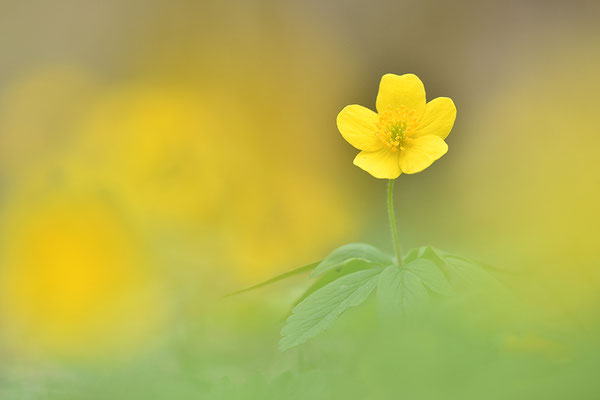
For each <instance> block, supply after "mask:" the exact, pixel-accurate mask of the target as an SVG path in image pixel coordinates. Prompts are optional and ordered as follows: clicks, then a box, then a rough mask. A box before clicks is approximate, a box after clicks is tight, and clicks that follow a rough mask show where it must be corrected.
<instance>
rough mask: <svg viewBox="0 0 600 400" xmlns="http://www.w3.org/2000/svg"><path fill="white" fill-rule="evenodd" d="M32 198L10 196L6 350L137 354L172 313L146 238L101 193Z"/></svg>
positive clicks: (0, 313) (1, 293)
mask: <svg viewBox="0 0 600 400" xmlns="http://www.w3.org/2000/svg"><path fill="white" fill-rule="evenodd" d="M31 197H32V193H28V195H27V196H25V195H24V196H23V197H19V198H15V199H13V200H14V201H13V202H12V203H11V204H13V205H14V206H9V207H8V208H7V210H6V212H5V215H4V224H3V225H4V229H3V230H2V240H1V242H0V243H1V253H0V254H1V256H0V260H1V261H0V262H1V266H2V268H1V269H0V321H1V324H2V327H3V328H2V336H3V337H4V340H5V341H6V343H7V344H8V346H9V348H10V349H11V350H18V351H20V352H26V353H30V354H36V355H37V354H41V355H44V356H52V357H67V358H73V357H76V358H81V357H84V358H85V357H90V356H91V357H94V358H95V357H97V356H99V355H124V354H130V353H131V352H132V351H133V352H135V351H138V350H139V349H140V346H141V345H142V343H145V342H146V339H149V338H150V337H151V334H152V332H153V330H154V329H155V328H156V327H157V323H158V322H159V320H160V319H161V316H162V315H164V311H165V310H164V307H163V304H165V301H164V300H165V299H164V296H162V295H161V293H162V290H161V289H159V285H158V284H157V281H156V279H154V278H153V275H152V272H151V268H149V265H148V264H149V261H148V257H146V255H145V253H144V251H143V249H144V247H143V245H142V240H140V238H139V236H138V235H136V233H135V231H134V230H133V229H132V227H131V226H129V224H127V223H126V219H125V218H123V216H121V215H120V213H119V212H118V210H117V208H116V207H115V206H114V205H112V204H111V202H110V201H107V199H104V198H103V197H102V196H90V195H89V194H81V193H72V192H70V191H66V192H65V191H63V190H55V189H52V190H42V191H40V192H36V193H35V194H34V196H33V199H32V198H31Z"/></svg>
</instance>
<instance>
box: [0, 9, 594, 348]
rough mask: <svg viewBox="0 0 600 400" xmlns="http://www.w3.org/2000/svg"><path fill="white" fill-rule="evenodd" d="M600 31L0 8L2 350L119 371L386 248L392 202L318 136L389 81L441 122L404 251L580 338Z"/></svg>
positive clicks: (425, 17)
mask: <svg viewBox="0 0 600 400" xmlns="http://www.w3.org/2000/svg"><path fill="white" fill-rule="evenodd" d="M598 8H599V5H598V3H597V2H592V1H581V2H559V1H550V2H544V3H539V2H521V1H509V2H504V1H503V2H485V3H483V2H467V1H458V2H434V1H424V2H422V1H403V2H392V1H384V2H359V1H350V2H319V1H305V2H292V1H276V0H267V1H255V2H254V1H252V2H251V1H241V2H234V3H226V2H210V1H208V2H207V1H202V2H195V1H185V0H176V1H169V2H167V1H157V0H155V1H149V2H148V1H145V2H142V1H127V2H121V1H113V0H111V1H103V2H77V1H73V0H70V1H59V2H41V1H34V2H21V1H16V0H4V1H2V2H0V43H2V48H3V50H4V51H3V56H2V62H1V63H0V195H1V197H0V218H1V221H2V223H1V226H0V232H1V236H0V238H1V242H0V249H1V250H0V251H1V252H0V277H1V281H0V288H1V291H0V312H1V314H0V321H1V326H2V331H1V334H0V337H1V338H2V348H3V349H4V350H3V351H4V352H7V353H10V354H13V356H14V357H16V358H20V357H39V356H44V357H46V356H50V357H59V358H62V357H81V356H85V357H88V356H92V357H97V356H98V355H99V354H103V355H106V354H119V355H123V354H127V356H129V354H135V353H136V352H138V351H143V350H144V349H145V348H146V346H152V344H153V343H156V342H160V341H161V340H163V338H165V337H168V336H169V335H170V334H172V331H173V330H174V328H173V327H174V326H176V325H177V321H178V320H179V318H181V314H182V313H183V314H185V313H186V312H188V311H182V310H188V309H190V308H191V309H193V310H194V311H193V312H192V315H202V313H203V312H204V310H207V309H210V307H211V305H212V304H213V303H214V302H215V301H216V299H218V298H219V296H221V295H222V294H224V293H226V292H229V291H232V290H235V289H238V288H240V287H243V286H245V285H249V284H252V283H255V282H258V281H261V280H264V279H266V278H268V277H270V276H272V275H274V274H277V273H280V272H284V271H287V270H289V269H291V268H294V267H296V266H300V265H304V264H307V263H309V262H313V261H315V260H318V259H320V258H322V257H323V256H324V255H326V253H327V252H328V251H329V250H331V249H333V248H334V247H336V246H338V245H340V244H343V243H346V242H349V241H358V240H361V241H367V242H371V243H373V244H376V245H379V246H382V247H384V248H386V249H388V250H389V249H391V246H390V245H389V243H388V239H387V236H386V235H387V227H386V226H385V209H384V205H385V203H384V195H385V193H384V192H385V182H383V181H377V180H375V179H373V178H372V177H370V176H369V175H367V174H366V173H364V172H363V171H361V170H359V169H358V168H356V167H354V166H353V165H352V162H351V161H352V157H353V153H354V150H353V149H352V148H350V146H348V145H347V144H346V143H345V142H344V141H343V139H342V138H341V136H340V135H339V133H338V132H337V130H336V126H335V117H336V115H337V113H338V112H339V110H341V108H342V107H343V106H345V105H347V104H352V103H357V104H363V105H366V106H369V107H371V108H373V107H374V103H375V95H376V92H377V84H378V80H379V78H380V76H381V75H382V74H384V73H387V72H392V73H398V74H402V73H408V72H412V73H415V74H417V75H418V76H419V77H420V78H421V79H422V80H423V81H424V83H425V87H426V88H427V90H428V98H429V99H431V98H434V97H438V96H449V97H452V98H453V99H454V101H455V103H456V105H457V109H458V117H457V122H456V125H455V127H454V129H453V131H452V133H451V134H450V136H449V137H448V144H449V146H450V150H449V152H448V154H447V155H446V156H445V157H444V158H442V159H441V160H440V161H438V162H437V163H436V164H435V165H434V166H433V167H432V168H430V169H428V170H427V171H425V172H423V173H422V174H418V175H414V176H402V177H401V178H400V180H399V182H398V183H397V187H398V197H397V199H398V200H397V201H398V207H399V216H398V217H399V226H400V230H401V238H402V241H403V243H404V244H405V248H408V247H410V246H414V245H422V244H433V245H436V246H439V247H442V248H447V249H449V250H455V251H457V252H460V253H462V254H465V255H469V256H473V257H476V258H479V259H482V260H487V261H489V262H490V263H495V264H498V265H502V266H506V267H508V268H510V269H511V270H514V271H518V273H519V274H520V276H521V277H522V278H523V279H520V280H515V282H514V286H515V289H516V291H517V293H519V295H521V296H523V298H525V299H526V300H525V301H524V302H523V304H524V305H523V307H524V308H527V307H531V309H532V310H536V312H535V313H533V314H535V315H536V316H537V318H539V319H540V323H544V324H546V323H548V324H551V325H556V326H561V325H563V326H564V325H569V326H571V325H572V326H576V325H577V326H579V325H580V324H582V323H584V321H589V316H590V315H593V314H594V313H596V312H597V311H598V310H597V306H596V304H597V301H598V290H597V289H598V280H599V278H600V277H599V273H598V265H599V259H600V256H599V255H598V251H597V241H598V233H597V229H598V226H599V225H600V209H599V207H598V204H599V202H600V161H599V160H600V158H598V156H597V155H596V149H597V148H598V147H599V146H600V136H599V135H598V126H600V121H599V118H600V117H599V116H600V114H599V113H598V112H597V108H598V99H597V96H598V93H599V92H600V76H599V75H598V73H597V71H598V70H599V69H600V52H599V51H598V49H599V48H600V28H598V25H597V17H598V15H599V13H598V11H600V10H599V9H598ZM532 283H533V284H532ZM279 295H280V296H281V297H282V298H284V299H286V301H287V300H289V296H288V294H286V293H279ZM286 296H287V297H286ZM284 308H285V307H284ZM594 321H595V319H594Z"/></svg>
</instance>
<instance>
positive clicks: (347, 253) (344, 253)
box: [310, 243, 393, 278]
mask: <svg viewBox="0 0 600 400" xmlns="http://www.w3.org/2000/svg"><path fill="white" fill-rule="evenodd" d="M355 260H361V261H363V262H366V263H370V264H374V265H380V266H382V267H384V266H386V265H389V264H391V263H392V262H393V260H392V258H391V257H390V256H388V255H387V254H385V253H383V252H382V251H381V250H379V249H378V248H376V247H373V246H371V245H370V244H366V243H351V244H346V245H344V246H341V247H338V248H337V249H335V250H334V251H332V252H331V253H330V254H329V255H328V256H327V257H325V259H324V260H323V261H321V263H320V264H319V265H317V268H315V270H314V271H313V272H312V273H311V274H310V276H311V278H315V277H317V276H319V275H321V274H324V273H325V272H327V271H330V270H332V269H335V268H339V267H340V266H342V265H344V264H346V263H349V262H351V261H355Z"/></svg>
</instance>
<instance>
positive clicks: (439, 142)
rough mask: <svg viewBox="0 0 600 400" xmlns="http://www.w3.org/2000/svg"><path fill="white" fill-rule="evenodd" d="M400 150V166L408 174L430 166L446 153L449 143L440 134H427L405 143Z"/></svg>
mask: <svg viewBox="0 0 600 400" xmlns="http://www.w3.org/2000/svg"><path fill="white" fill-rule="evenodd" d="M403 147H404V149H403V150H402V151H401V152H400V168H401V169H402V172H404V173H406V174H415V173H417V172H421V171H423V170H424V169H425V168H427V167H429V166H430V165H431V164H433V162H434V161H435V160H437V159H438V158H440V157H441V156H443V155H444V154H446V152H447V151H448V145H447V144H446V142H444V139H442V138H441V137H439V136H435V135H427V136H420V137H417V138H413V139H412V140H409V141H406V142H404V143H403Z"/></svg>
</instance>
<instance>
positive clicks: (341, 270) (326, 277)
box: [288, 260, 373, 314]
mask: <svg viewBox="0 0 600 400" xmlns="http://www.w3.org/2000/svg"><path fill="white" fill-rule="evenodd" d="M370 268H373V264H370V263H366V262H364V261H362V260H354V261H349V262H347V263H345V264H343V265H341V266H339V267H338V268H334V269H332V270H330V271H328V272H325V273H324V274H322V275H320V276H319V277H318V278H317V280H316V281H315V282H314V283H313V284H312V285H311V286H310V287H309V288H308V289H306V291H305V292H304V293H302V296H300V298H299V299H298V300H296V302H295V303H294V305H293V306H292V308H293V307H295V306H296V305H298V304H299V303H300V302H301V301H302V300H304V299H305V298H307V297H308V296H310V295H311V294H312V293H314V292H316V291H317V290H319V289H321V288H322V287H323V286H325V285H328V284H329V283H331V282H333V281H335V280H337V279H339V278H341V277H342V276H344V275H348V274H351V273H353V272H358V271H362V270H365V269H370ZM290 313H291V310H290ZM288 314H289V313H288Z"/></svg>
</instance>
